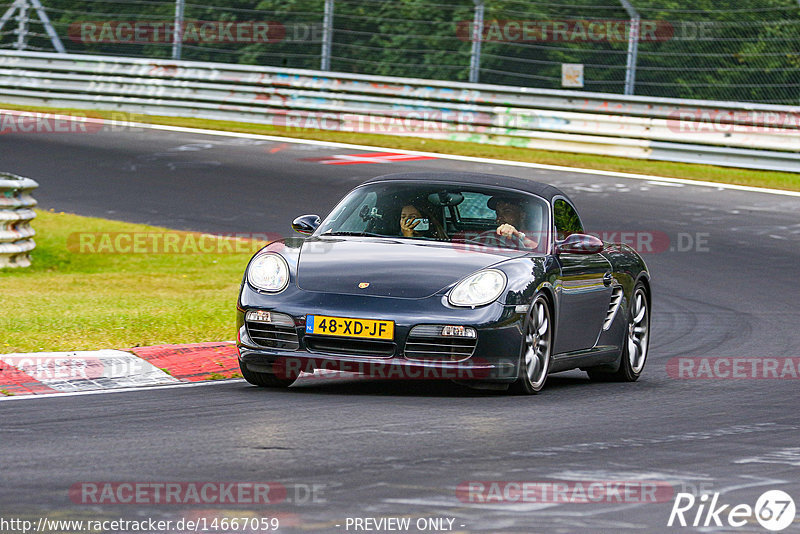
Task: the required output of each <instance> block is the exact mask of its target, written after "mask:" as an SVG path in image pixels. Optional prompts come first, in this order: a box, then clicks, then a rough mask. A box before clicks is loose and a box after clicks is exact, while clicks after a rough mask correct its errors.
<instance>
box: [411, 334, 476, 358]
mask: <svg viewBox="0 0 800 534" xmlns="http://www.w3.org/2000/svg"><path fill="white" fill-rule="evenodd" d="M437 328H438V330H435V329H433V327H430V326H416V327H414V328H413V329H411V333H410V334H409V335H408V339H407V340H406V346H405V350H404V351H403V352H404V354H405V357H406V358H407V359H409V360H422V361H432V360H434V361H451V362H457V361H461V360H466V359H467V358H469V357H470V356H472V353H473V352H475V346H476V345H477V343H478V339H477V336H476V337H455V336H443V335H431V333H432V332H434V331H441V327H437Z"/></svg>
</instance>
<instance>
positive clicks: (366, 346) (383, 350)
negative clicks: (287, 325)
mask: <svg viewBox="0 0 800 534" xmlns="http://www.w3.org/2000/svg"><path fill="white" fill-rule="evenodd" d="M303 339H304V340H305V343H306V348H308V350H309V351H317V352H332V353H336V354H345V355H351V356H374V357H380V358H385V357H391V356H394V353H395V349H396V345H395V344H394V342H392V341H380V340H374V339H354V338H337V337H325V336H312V335H306V336H305V337H304V338H303Z"/></svg>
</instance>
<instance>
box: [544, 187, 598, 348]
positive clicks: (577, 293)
mask: <svg viewBox="0 0 800 534" xmlns="http://www.w3.org/2000/svg"><path fill="white" fill-rule="evenodd" d="M553 221H554V226H555V234H554V235H555V236H556V240H557V241H562V240H564V239H565V238H566V237H567V236H569V235H572V234H582V233H584V230H583V224H582V223H581V220H580V217H579V216H578V212H577V211H576V210H575V207H574V206H572V204H570V203H569V201H568V200H566V199H565V198H563V197H556V198H554V200H553ZM557 260H558V262H559V265H560V268H561V277H560V280H559V284H558V285H557V286H556V292H557V293H559V303H560V306H559V309H558V319H557V321H558V323H557V328H556V339H555V346H554V353H556V354H560V353H565V352H573V351H578V350H585V349H589V348H591V347H593V346H594V345H595V342H596V341H597V337H598V336H599V334H600V330H601V329H602V327H603V319H604V318H605V314H606V311H607V309H608V304H609V301H610V299H611V287H610V282H611V264H610V263H609V261H608V260H607V259H606V258H605V257H603V255H602V254H570V253H559V254H558V255H557Z"/></svg>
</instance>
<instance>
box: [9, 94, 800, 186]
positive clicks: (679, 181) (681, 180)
mask: <svg viewBox="0 0 800 534" xmlns="http://www.w3.org/2000/svg"><path fill="white" fill-rule="evenodd" d="M0 113H12V114H13V113H20V111H14V110H3V109H0ZM53 116H54V117H56V118H59V119H65V120H76V121H82V122H101V123H102V122H104V121H103V120H102V119H90V118H84V117H72V116H69V115H53ZM128 126H129V127H131V128H146V129H150V130H163V131H168V132H180V133H191V134H201V135H216V136H220V137H235V138H240V139H260V140H263V141H275V142H279V143H294V144H300V145H313V146H321V147H330V148H346V149H350V150H369V151H392V152H396V153H400V154H410V155H415V156H426V157H431V158H438V159H451V160H455V161H467V162H471V163H486V164H491V165H506V166H509V167H523V168H528V169H542V170H550V171H559V172H574V173H579V174H593V175H597V176H613V177H617V178H628V179H631V180H646V181H651V180H658V181H661V182H667V183H671V184H683V185H695V186H700V187H711V188H716V189H728V190H733V191H747V192H751V193H765V194H770V195H782V196H789V197H800V191H784V190H782V189H769V188H765V187H752V186H748V185H735V184H723V183H717V182H706V181H701V180H687V179H684V178H669V177H667V176H656V175H648V174H634V173H627V172H615V171H601V170H597V169H584V168H580V167H565V166H562V165H546V164H544V163H529V162H525V161H510V160H503V159H492V158H478V157H473V156H459V155H455V154H439V153H437V152H422V151H417V150H403V149H400V148H387V147H381V146H369V145H354V144H350V143H336V142H333V141H317V140H314V139H297V138H294V137H280V136H276V135H262V134H252V133H242V132H225V131H221V130H207V129H202V128H185V127H182V126H167V125H164V124H145V123H129V124H128Z"/></svg>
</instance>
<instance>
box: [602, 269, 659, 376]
mask: <svg viewBox="0 0 800 534" xmlns="http://www.w3.org/2000/svg"><path fill="white" fill-rule="evenodd" d="M648 302H649V301H648V300H647V290H646V289H645V287H644V285H643V284H642V283H641V282H639V283H638V284H636V287H634V288H633V296H632V297H631V305H630V313H629V314H628V326H627V328H626V330H625V339H624V340H623V341H622V343H623V348H622V358H621V361H620V364H619V369H618V370H617V371H616V372H614V373H609V372H605V371H600V370H592V369H589V370H587V373H589V378H591V379H592V380H597V381H606V382H608V381H613V382H635V381H636V380H638V379H639V377H640V376H641V374H642V371H643V370H644V364H645V363H646V361H647V353H648V351H649V348H650V308H649V304H648Z"/></svg>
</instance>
